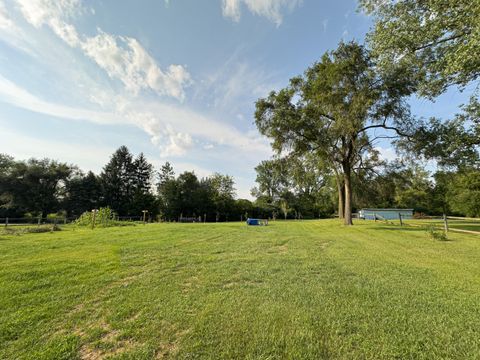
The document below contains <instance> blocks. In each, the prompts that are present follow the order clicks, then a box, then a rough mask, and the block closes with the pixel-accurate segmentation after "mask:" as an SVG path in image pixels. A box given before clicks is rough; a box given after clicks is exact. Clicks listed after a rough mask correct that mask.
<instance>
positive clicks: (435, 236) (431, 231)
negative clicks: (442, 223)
mask: <svg viewBox="0 0 480 360" xmlns="http://www.w3.org/2000/svg"><path fill="white" fill-rule="evenodd" d="M427 234H428V236H429V237H430V239H432V240H437V241H447V240H448V237H447V234H446V233H445V232H444V231H439V230H438V229H437V228H436V227H435V226H433V225H430V226H429V227H427Z"/></svg>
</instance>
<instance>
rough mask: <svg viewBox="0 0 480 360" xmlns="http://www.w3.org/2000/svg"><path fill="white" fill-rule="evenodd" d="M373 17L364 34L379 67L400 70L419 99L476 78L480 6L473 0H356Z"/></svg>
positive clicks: (479, 61) (479, 65)
mask: <svg viewBox="0 0 480 360" xmlns="http://www.w3.org/2000/svg"><path fill="white" fill-rule="evenodd" d="M360 4H361V6H362V8H363V9H364V11H366V13H368V14H371V15H373V16H374V20H375V25H374V29H373V31H372V32H371V33H370V34H369V35H368V36H367V41H368V42H369V44H370V45H371V47H372V51H373V55H374V56H375V57H377V58H378V59H379V64H380V65H381V67H382V68H383V69H390V68H391V67H392V66H395V67H398V68H401V69H402V70H403V75H404V76H408V75H410V76H411V77H412V78H414V79H415V80H416V81H417V83H418V92H419V94H421V95H424V96H428V97H435V96H437V95H439V94H441V93H442V92H444V91H445V89H446V88H447V87H448V86H451V85H458V86H460V87H465V86H466V85H467V84H469V83H471V82H473V81H475V80H477V79H478V77H479V76H480V57H479V56H478V54H479V53H480V21H479V20H478V19H480V2H479V1H477V0H473V1H472V0H429V1H424V0H404V1H393V0H360Z"/></svg>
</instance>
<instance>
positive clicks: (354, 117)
mask: <svg viewBox="0 0 480 360" xmlns="http://www.w3.org/2000/svg"><path fill="white" fill-rule="evenodd" d="M409 86H410V82H409V80H408V79H406V80H405V81H403V80H402V77H399V76H398V74H395V73H390V74H383V76H381V74H379V73H378V71H377V70H376V67H375V64H374V63H373V61H372V59H371V58H370V56H369V53H368V51H367V50H366V49H365V48H364V47H363V46H361V45H358V44H356V43H354V42H352V43H347V44H345V43H341V44H340V45H339V47H338V48H337V49H336V50H335V51H333V52H330V53H326V54H324V55H323V56H322V58H321V60H320V61H319V62H318V63H316V64H314V65H313V66H311V67H310V68H308V69H307V70H306V72H305V74H304V76H303V77H296V78H293V79H291V80H290V85H289V86H288V87H286V88H284V89H281V90H280V91H278V92H271V93H270V95H269V96H268V97H267V98H265V99H260V100H258V101H257V103H256V112H255V119H256V124H257V127H258V129H259V130H260V132H261V133H262V134H263V135H266V136H268V137H269V138H271V139H272V140H273V141H272V146H273V148H274V150H276V151H277V152H278V153H281V152H282V151H293V153H295V154H305V153H315V154H316V155H317V156H318V157H319V158H321V159H323V161H324V162H325V163H326V164H328V165H329V166H330V169H331V170H332V171H333V172H334V174H335V175H336V178H337V184H338V187H339V190H340V191H339V205H340V206H339V209H340V208H344V209H345V220H344V223H345V224H346V225H351V224H352V173H353V171H355V168H359V167H362V164H363V163H364V162H365V159H366V158H368V157H370V156H371V154H374V153H375V150H374V148H373V145H372V142H373V141H374V140H375V139H377V138H378V137H374V138H370V137H369V134H370V132H371V131H374V130H375V129H376V130H379V131H383V132H384V133H382V134H381V135H378V136H380V137H385V136H386V135H385V132H391V133H393V135H394V136H404V135H407V134H408V131H409V130H410V129H411V118H410V116H409V109H408V106H407V105H406V103H405V101H404V96H405V95H408V94H410V93H411V89H410V88H409ZM343 185H344V186H343ZM342 186H343V187H344V189H345V198H344V203H345V204H344V206H342V202H343V199H341V194H342V191H341V188H342Z"/></svg>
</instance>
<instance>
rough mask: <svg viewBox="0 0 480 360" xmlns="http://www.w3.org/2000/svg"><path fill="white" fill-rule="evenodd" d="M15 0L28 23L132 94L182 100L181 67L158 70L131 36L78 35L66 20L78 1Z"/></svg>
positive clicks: (184, 79)
mask: <svg viewBox="0 0 480 360" xmlns="http://www.w3.org/2000/svg"><path fill="white" fill-rule="evenodd" d="M16 1H17V3H18V5H19V7H20V10H21V12H22V14H23V16H24V17H25V19H26V20H27V21H28V22H29V23H30V24H32V25H33V26H34V27H36V28H40V27H41V26H42V25H46V26H48V27H49V28H50V29H51V30H52V31H53V32H54V33H55V34H56V35H57V36H58V37H59V38H60V39H62V40H63V41H64V42H65V43H67V44H68V45H69V46H71V47H76V48H80V49H81V50H82V51H83V52H84V54H85V55H86V56H88V57H89V58H91V59H92V60H93V61H95V63H96V64H97V65H98V66H99V67H100V68H102V69H103V70H105V71H106V72H107V74H108V76H109V77H111V78H113V79H118V80H120V81H121V82H122V83H123V84H124V86H125V88H126V89H127V90H129V91H131V92H132V93H133V94H135V95H137V94H138V93H139V91H140V90H153V91H154V92H156V93H157V94H158V95H167V96H171V97H174V98H177V99H179V100H183V99H184V97H185V91H184V88H185V87H188V86H189V85H190V84H191V77H190V74H189V73H188V71H187V70H186V69H185V67H184V66H182V65H170V66H168V68H167V69H166V70H162V69H160V67H159V66H158V65H157V63H156V62H155V60H154V59H153V58H152V57H151V56H150V54H148V52H147V51H146V50H145V49H144V48H143V46H142V45H141V44H140V43H139V42H138V41H137V40H136V39H134V38H131V37H127V36H117V35H112V34H108V33H106V32H104V31H102V30H101V29H98V34H97V35H96V36H93V37H88V36H82V35H79V34H78V32H77V30H76V28H75V27H74V26H73V25H72V24H70V23H68V22H67V21H68V19H70V18H72V17H75V16H76V15H78V14H80V13H82V12H84V9H83V8H82V6H81V2H80V1H79V0H16ZM0 11H1V9H0ZM0 14H1V12H0ZM0 19H1V17H0Z"/></svg>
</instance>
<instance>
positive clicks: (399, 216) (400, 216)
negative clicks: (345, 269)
mask: <svg viewBox="0 0 480 360" xmlns="http://www.w3.org/2000/svg"><path fill="white" fill-rule="evenodd" d="M398 218H399V219H400V226H403V221H402V214H401V213H398Z"/></svg>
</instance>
